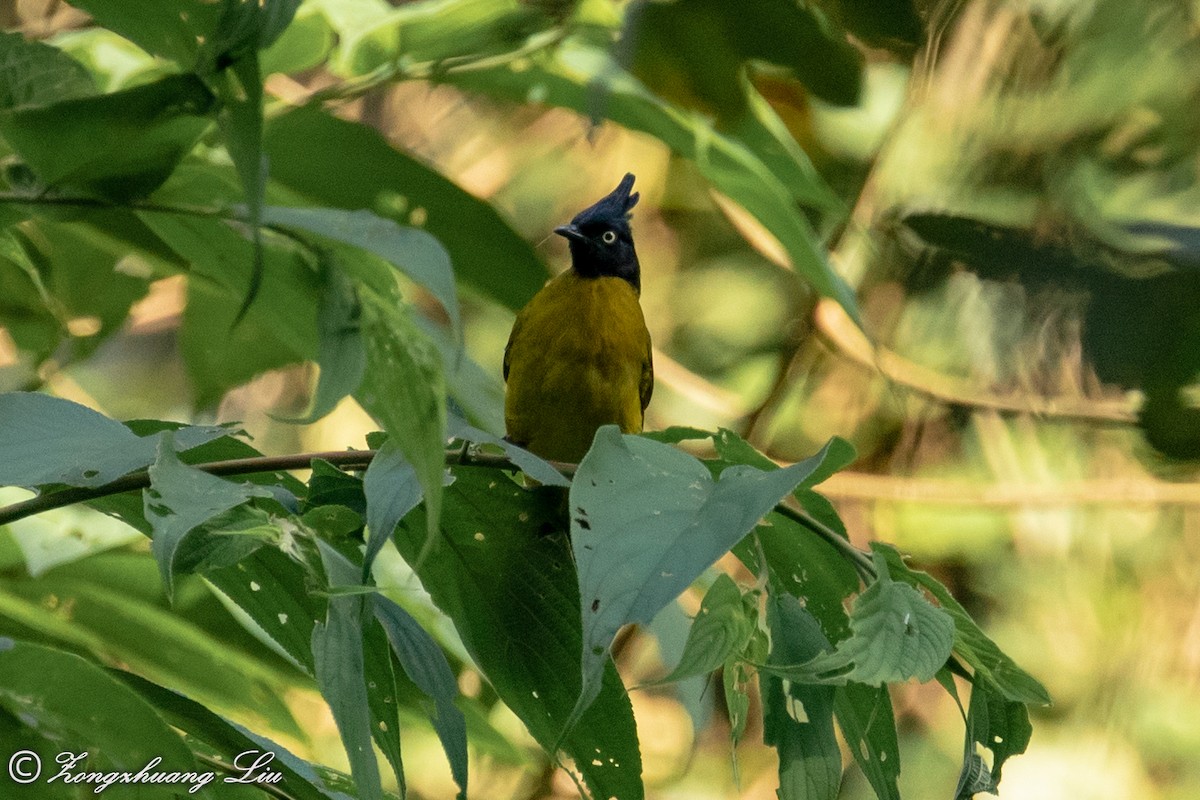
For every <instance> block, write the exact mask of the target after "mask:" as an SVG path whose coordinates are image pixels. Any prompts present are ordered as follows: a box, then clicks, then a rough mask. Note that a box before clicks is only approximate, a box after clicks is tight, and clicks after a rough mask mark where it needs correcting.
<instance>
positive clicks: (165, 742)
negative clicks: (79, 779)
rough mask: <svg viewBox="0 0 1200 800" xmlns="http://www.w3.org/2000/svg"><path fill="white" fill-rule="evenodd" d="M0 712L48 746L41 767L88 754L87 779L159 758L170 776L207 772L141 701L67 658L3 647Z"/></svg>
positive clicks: (23, 645)
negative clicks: (64, 754) (37, 734)
mask: <svg viewBox="0 0 1200 800" xmlns="http://www.w3.org/2000/svg"><path fill="white" fill-rule="evenodd" d="M0 707H3V708H4V709H5V710H6V711H8V712H9V713H10V714H13V715H15V716H17V717H18V718H20V719H23V720H25V723H26V724H27V725H29V726H30V727H34V728H35V729H36V730H38V731H39V732H40V734H41V735H42V736H46V737H47V738H48V739H49V740H52V742H53V744H52V747H53V748H54V749H50V750H47V751H44V752H41V753H39V754H38V755H39V756H41V758H42V763H43V764H48V765H53V764H55V758H56V757H57V756H58V754H59V753H60V752H63V751H67V750H69V751H71V752H73V753H87V754H88V756H87V758H88V760H87V763H86V770H87V771H88V772H137V771H138V770H140V769H142V768H143V767H145V766H146V764H148V763H150V761H151V760H153V759H154V758H156V757H157V758H161V759H162V762H163V764H164V766H166V765H169V769H170V770H172V771H178V772H188V771H191V772H204V770H202V769H201V768H200V767H199V765H198V764H197V763H196V761H195V759H193V758H192V754H191V752H190V751H189V750H188V748H187V747H186V746H185V745H184V743H183V740H181V739H180V738H179V736H178V735H176V734H175V733H174V732H173V731H172V730H171V729H170V728H169V727H167V725H166V723H164V722H163V721H162V719H160V718H159V716H158V715H157V714H156V713H155V711H154V709H153V708H151V707H150V705H148V704H147V703H146V702H145V701H144V700H142V698H141V697H139V696H138V695H137V694H136V693H135V692H133V691H132V690H131V689H129V688H128V687H127V686H125V685H124V684H122V683H120V682H119V681H117V680H114V679H113V678H112V677H110V676H109V675H108V674H107V673H105V672H104V670H102V669H100V668H99V667H97V666H94V665H92V664H89V663H88V662H87V661H85V660H83V659H82V658H80V657H79V656H76V655H72V654H70V653H64V652H62V651H59V650H55V649H53V648H49V647H43V646H41V645H35V644H30V643H28V642H14V641H13V640H12V639H0ZM48 743H49V742H48ZM82 769H83V767H82V765H80V767H79V768H78V771H82ZM194 784H195V782H188V781H180V782H179V783H177V784H174V785H169V786H168V785H164V784H144V785H140V786H139V787H138V791H139V793H138V797H139V798H143V797H144V798H147V800H150V799H151V798H154V799H156V800H157V799H158V798H161V799H162V800H172V799H173V798H175V797H176V796H177V793H178V792H180V791H187V789H188V788H190V786H192V785H194Z"/></svg>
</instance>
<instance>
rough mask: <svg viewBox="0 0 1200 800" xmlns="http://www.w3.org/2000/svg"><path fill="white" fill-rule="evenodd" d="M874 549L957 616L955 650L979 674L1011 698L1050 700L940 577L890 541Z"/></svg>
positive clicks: (1037, 701)
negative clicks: (906, 560) (914, 564)
mask: <svg viewBox="0 0 1200 800" xmlns="http://www.w3.org/2000/svg"><path fill="white" fill-rule="evenodd" d="M871 550H872V551H873V552H874V553H875V555H876V557H877V558H879V557H882V558H883V559H884V560H885V561H886V562H887V566H888V569H889V570H890V572H891V574H892V575H894V576H895V578H896V579H897V580H902V581H905V582H906V583H908V584H910V585H912V586H919V587H921V588H924V589H925V590H926V591H928V592H929V593H930V594H931V595H933V597H934V599H935V600H937V601H938V604H939V605H941V607H942V610H943V611H945V612H946V613H947V614H949V615H950V617H951V618H952V619H953V620H954V652H956V653H957V654H958V655H960V656H961V657H962V659H963V660H964V661H966V662H967V664H968V665H969V666H970V667H971V668H972V669H973V670H975V675H976V676H977V677H978V678H981V679H983V680H986V681H988V682H990V683H991V684H992V685H994V686H995V687H996V688H997V689H998V690H999V691H1000V692H1001V694H1003V695H1004V696H1005V697H1007V698H1008V699H1009V700H1016V701H1019V702H1022V703H1028V704H1030V705H1040V706H1045V705H1049V704H1050V695H1049V694H1048V693H1047V692H1046V690H1045V688H1044V687H1043V686H1042V685H1041V684H1040V683H1039V682H1038V681H1037V679H1035V678H1034V677H1033V676H1032V675H1030V674H1029V673H1027V672H1026V671H1025V670H1023V669H1021V668H1020V667H1018V666H1017V665H1016V663H1015V662H1014V661H1013V660H1012V659H1011V658H1009V657H1008V656H1007V655H1005V654H1004V653H1003V652H1002V651H1001V650H1000V648H999V647H997V646H996V644H995V642H993V641H992V640H991V639H989V638H988V637H987V635H986V634H984V632H983V631H982V630H981V629H980V628H979V626H978V625H977V624H976V623H975V621H974V620H973V619H971V615H970V614H968V613H967V610H966V609H965V608H963V607H962V605H961V604H960V603H959V602H958V601H957V600H955V599H954V597H953V596H952V595H951V594H950V592H949V590H947V589H946V587H945V586H942V584H941V583H940V582H938V580H937V579H936V578H934V577H933V576H932V575H930V574H929V573H927V572H921V571H919V570H914V569H912V568H911V567H909V566H908V565H907V564H905V563H904V558H903V556H901V555H900V551H898V550H897V549H896V548H894V547H892V546H890V545H887V544H883V543H881V542H872V543H871Z"/></svg>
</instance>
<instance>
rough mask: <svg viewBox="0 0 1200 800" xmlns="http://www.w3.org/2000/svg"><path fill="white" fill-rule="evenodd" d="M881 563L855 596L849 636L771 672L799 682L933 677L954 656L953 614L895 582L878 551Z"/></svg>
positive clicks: (879, 681) (878, 681)
mask: <svg viewBox="0 0 1200 800" xmlns="http://www.w3.org/2000/svg"><path fill="white" fill-rule="evenodd" d="M875 568H876V570H877V571H878V577H877V578H876V579H875V580H874V581H873V582H872V583H871V584H870V585H869V586H868V587H867V588H866V590H864V591H863V593H862V594H860V595H859V596H858V597H857V598H855V600H854V608H853V610H852V611H851V613H850V637H849V638H847V639H845V640H843V641H841V642H839V643H838V645H837V647H836V648H835V649H834V650H833V651H832V652H827V653H822V654H821V655H819V656H817V657H816V658H814V659H812V660H811V661H808V662H805V663H803V664H797V665H795V666H789V667H775V666H772V667H770V671H772V672H774V673H775V674H778V675H781V676H783V677H787V678H790V679H792V680H797V681H808V682H827V683H834V684H842V683H844V682H846V681H857V682H859V683H865V684H867V685H870V686H879V685H881V684H883V683H895V682H900V681H906V680H909V679H910V678H916V679H917V680H919V681H921V682H922V683H923V682H925V681H928V680H930V679H931V678H933V676H934V674H935V673H936V672H937V671H938V670H939V669H941V667H942V665H943V664H945V663H946V659H947V658H949V657H950V650H951V648H952V646H953V644H954V621H953V619H952V618H951V617H950V615H949V614H947V613H946V612H945V611H943V610H942V609H940V608H936V607H935V606H933V605H932V604H930V602H929V601H928V600H926V599H925V598H924V597H923V596H921V594H920V593H919V592H918V591H917V590H916V589H914V588H913V587H912V586H909V585H908V584H906V583H900V582H897V581H893V580H892V579H891V578H890V577H889V576H888V570H887V563H886V561H885V560H884V558H883V556H881V555H879V554H878V553H876V556H875Z"/></svg>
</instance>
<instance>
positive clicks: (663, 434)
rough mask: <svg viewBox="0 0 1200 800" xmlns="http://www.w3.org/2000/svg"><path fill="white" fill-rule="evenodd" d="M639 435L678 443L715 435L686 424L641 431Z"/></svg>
mask: <svg viewBox="0 0 1200 800" xmlns="http://www.w3.org/2000/svg"><path fill="white" fill-rule="evenodd" d="M640 435H641V436H643V437H645V438H647V439H650V440H652V441H655V442H662V443H663V444H679V443H680V442H687V441H695V440H698V439H711V438H713V437H714V436H716V434H715V433H713V432H712V431H702V430H700V429H699V428H691V427H688V426H686V425H672V426H671V427H669V428H665V429H663V430H661V431H642V432H641V434H640Z"/></svg>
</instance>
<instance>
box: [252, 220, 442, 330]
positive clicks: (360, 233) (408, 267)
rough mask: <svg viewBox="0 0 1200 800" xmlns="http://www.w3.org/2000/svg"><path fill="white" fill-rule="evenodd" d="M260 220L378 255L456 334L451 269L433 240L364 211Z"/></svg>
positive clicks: (434, 239)
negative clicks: (428, 299)
mask: <svg viewBox="0 0 1200 800" xmlns="http://www.w3.org/2000/svg"><path fill="white" fill-rule="evenodd" d="M263 221H264V222H266V223H267V224H269V225H280V226H283V227H288V228H299V229H301V230H305V231H308V232H309V233H315V234H317V235H318V236H323V237H325V238H327V239H333V240H335V241H338V242H342V243H343V244H348V245H352V246H354V247H358V248H361V249H363V250H366V251H367V252H369V253H373V254H374V255H377V256H379V257H380V258H382V259H383V260H385V261H387V262H388V263H389V264H391V265H392V266H394V267H395V268H396V269H398V270H400V271H401V272H403V273H404V274H405V275H407V276H408V277H410V278H412V279H413V280H414V281H416V282H417V283H418V284H420V285H421V286H423V287H425V288H426V289H428V290H429V291H430V293H431V294H433V296H434V297H435V298H437V301H438V302H439V303H441V305H442V308H443V309H445V311H446V314H447V316H449V318H450V324H451V326H452V327H453V329H454V331H455V332H456V333H457V332H458V330H459V328H460V327H461V325H462V321H461V319H460V314H459V308H458V292H457V290H456V289H455V287H454V270H453V268H452V267H451V265H450V257H449V255H448V254H447V252H446V249H445V248H444V247H443V246H442V243H441V242H440V241H438V240H437V239H436V238H434V237H433V235H431V234H429V233H427V232H425V231H423V230H421V229H419V228H409V227H404V226H401V225H398V224H396V222H395V221H393V220H390V219H387V218H385V217H381V216H379V215H377V214H375V213H373V212H371V211H367V210H365V209H358V210H355V211H346V210H343V209H337V208H283V207H280V206H271V207H270V208H267V209H265V210H264V214H263Z"/></svg>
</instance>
